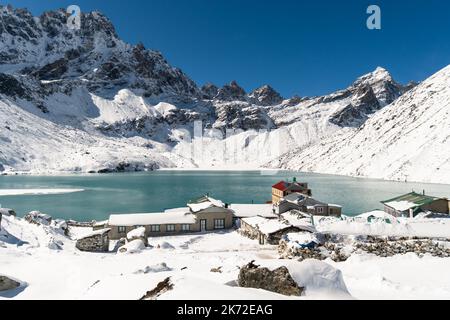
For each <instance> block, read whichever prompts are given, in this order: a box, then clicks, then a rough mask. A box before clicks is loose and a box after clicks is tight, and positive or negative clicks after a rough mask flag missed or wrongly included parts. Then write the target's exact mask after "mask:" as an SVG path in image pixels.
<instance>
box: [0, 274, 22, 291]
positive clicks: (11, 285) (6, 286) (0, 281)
mask: <svg viewBox="0 0 450 320" xmlns="http://www.w3.org/2000/svg"><path fill="white" fill-rule="evenodd" d="M18 287H20V283H19V282H17V281H15V280H12V279H10V278H8V277H6V276H0V292H1V291H8V290H12V289H16V288H18Z"/></svg>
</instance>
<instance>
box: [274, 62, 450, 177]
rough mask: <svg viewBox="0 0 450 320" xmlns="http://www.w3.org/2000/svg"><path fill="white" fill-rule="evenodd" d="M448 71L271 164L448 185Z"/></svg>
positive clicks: (449, 128) (449, 119) (449, 98)
mask: <svg viewBox="0 0 450 320" xmlns="http://www.w3.org/2000/svg"><path fill="white" fill-rule="evenodd" d="M449 84H450V66H448V67H446V68H444V69H443V70H441V71H439V72H438V73H436V74H435V75H433V76H432V77H430V78H429V79H427V80H426V81H424V82H423V83H421V84H420V85H418V86H417V87H415V88H414V89H412V90H410V91H409V92H407V93H406V94H404V95H403V96H401V97H400V98H398V99H397V100H396V101H395V102H394V103H392V104H390V105H388V106H386V107H385V108H383V109H382V110H380V111H378V112H377V113H375V114H374V115H373V116H372V117H371V118H370V119H368V120H367V121H366V122H365V123H364V124H363V125H362V126H361V127H359V128H357V129H355V130H350V131H345V130H342V131H340V132H338V133H336V134H335V135H333V136H332V137H330V138H328V139H325V140H323V141H321V142H320V143H318V144H315V145H313V146H310V147H308V148H300V149H296V150H293V151H291V152H290V153H288V154H286V155H284V156H283V157H282V158H281V159H280V160H279V161H276V163H272V165H276V166H280V165H281V166H282V167H283V168H290V169H298V170H306V171H315V172H323V173H333V174H335V173H337V174H343V175H353V176H363V177H372V178H383V179H390V180H399V181H405V180H412V181H425V182H438V183H448V181H449V178H450V85H449Z"/></svg>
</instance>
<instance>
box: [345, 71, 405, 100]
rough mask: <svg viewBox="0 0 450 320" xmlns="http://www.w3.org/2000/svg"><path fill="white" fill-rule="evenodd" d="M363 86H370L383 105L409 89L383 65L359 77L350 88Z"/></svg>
mask: <svg viewBox="0 0 450 320" xmlns="http://www.w3.org/2000/svg"><path fill="white" fill-rule="evenodd" d="M361 86H370V87H371V88H372V89H373V92H374V94H375V96H376V97H377V99H378V101H379V102H380V106H381V107H384V106H386V105H388V104H391V103H392V102H394V101H395V100H396V99H397V98H398V97H400V96H401V95H402V94H403V93H404V92H405V91H407V89H408V88H407V87H405V86H403V85H401V84H399V83H398V82H396V81H395V80H394V79H393V77H392V75H391V74H390V73H389V72H388V71H387V70H386V69H385V68H382V67H378V68H376V69H375V70H374V71H373V72H370V73H368V74H366V75H364V76H362V77H360V78H358V79H357V80H356V81H355V83H354V84H353V85H352V87H351V89H350V90H351V91H355V90H358V88H360V87H361Z"/></svg>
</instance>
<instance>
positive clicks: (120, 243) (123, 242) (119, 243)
mask: <svg viewBox="0 0 450 320" xmlns="http://www.w3.org/2000/svg"><path fill="white" fill-rule="evenodd" d="M126 244H127V239H125V238H121V239H120V240H119V241H117V242H116V244H115V245H114V249H113V252H118V251H119V249H120V248H121V247H123V246H124V245H126Z"/></svg>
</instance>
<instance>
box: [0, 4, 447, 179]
mask: <svg viewBox="0 0 450 320" xmlns="http://www.w3.org/2000/svg"><path fill="white" fill-rule="evenodd" d="M66 19H67V17H66V14H65V12H64V11H63V10H57V11H51V12H45V13H43V14H42V15H41V16H39V17H33V16H32V15H31V13H30V12H28V11H27V10H26V9H13V8H12V7H11V6H6V7H0V22H1V23H0V44H1V46H0V115H1V118H0V119H1V121H2V123H1V124H0V172H4V171H12V172H17V171H20V172H22V171H24V172H30V173H42V172H61V171H65V172H73V171H75V172H88V171H101V172H105V171H106V172H108V171H123V170H145V169H154V168H161V167H174V166H175V167H181V168H187V167H189V168H192V167H194V168H202V169H212V168H215V169H217V168H226V169H242V168H246V169H255V168H259V167H262V166H264V165H266V164H267V163H270V166H272V167H275V168H279V167H282V168H289V169H300V170H313V171H319V172H328V173H342V174H351V175H359V176H370V177H381V178H388V179H401V180H403V179H405V178H408V179H410V180H412V179H413V180H420V181H433V182H442V181H445V180H446V179H447V178H448V177H449V175H448V161H447V160H448V158H449V156H448V151H447V150H448V148H447V149H445V148H444V147H446V146H448V145H447V144H448V139H447V137H446V134H447V135H448V131H446V128H447V127H448V117H447V113H446V109H445V107H446V106H447V105H446V104H445V102H446V101H448V98H446V94H448V93H447V92H446V90H447V89H446V88H445V81H446V80H448V79H443V78H442V76H440V77H439V76H437V77H438V78H439V79H437V80H436V81H434V82H433V83H431V84H430V86H432V87H430V88H428V87H427V84H422V85H421V86H420V87H418V88H416V89H414V90H412V89H413V88H414V87H415V84H408V85H406V86H403V85H401V84H399V83H397V82H396V81H395V80H394V79H393V78H392V76H391V75H390V74H389V72H388V71H387V70H385V69H383V68H377V69H376V70H375V71H373V72H371V73H368V74H366V75H364V76H362V77H360V78H358V79H357V80H356V81H355V82H354V83H353V84H352V85H350V86H349V87H348V88H346V89H343V90H340V91H337V92H335V93H331V94H329V95H325V96H321V97H302V98H300V97H293V98H291V99H286V100H284V98H283V97H281V95H280V94H279V93H278V92H276V91H275V90H274V89H273V88H272V87H270V86H268V85H265V86H262V87H260V88H257V89H255V90H254V91H252V92H250V93H247V92H246V91H245V90H244V89H243V88H242V87H240V86H239V85H238V83H237V82H236V81H232V82H231V83H230V84H226V85H224V86H223V87H218V86H215V85H213V84H207V85H205V86H203V87H202V88H199V87H198V86H197V85H196V84H195V83H194V82H193V81H192V80H191V79H189V78H188V77H187V76H186V75H185V74H184V73H183V72H182V71H180V70H179V69H177V68H174V67H172V66H171V65H170V64H169V63H168V62H167V61H166V60H165V59H164V57H163V56H162V55H161V53H159V52H157V51H154V50H148V49H146V48H145V47H144V46H143V45H142V44H138V45H136V46H132V45H129V44H127V43H125V42H124V41H122V40H121V39H120V38H119V37H118V35H117V33H116V31H115V29H114V26H113V25H112V23H111V22H110V21H109V20H108V19H107V18H106V17H105V16H104V15H102V14H101V13H99V12H91V13H83V16H82V20H81V21H82V25H81V30H71V29H69V28H68V27H67V26H66ZM444 73H447V72H445V71H444ZM438 81H442V83H441V84H440V85H441V86H443V88H441V87H439V83H438ZM427 83H429V81H428V82H427ZM405 92H407V94H405ZM399 97H401V98H400V99H399ZM410 100H411V101H410ZM391 103H394V104H391ZM413 105H415V107H414V106H413ZM439 106H441V109H440V111H439V113H436V112H438V110H435V109H436V108H438V107H439ZM410 110H411V112H412V115H413V118H414V117H416V118H417V119H418V120H417V119H416V120H415V121H413V122H411V121H410V120H411V119H410V118H408V113H409V112H410ZM447 110H448V109H447ZM391 118H392V119H391ZM428 118H430V120H426V119H428ZM374 119H375V120H374ZM376 119H380V120H379V121H378V122H376V121H377V120H376ZM199 121H201V124H202V127H201V129H202V130H203V131H204V132H203V137H201V138H199V137H196V138H194V139H193V137H194V136H195V133H194V127H195V122H199ZM420 121H424V124H423V125H420V123H421V122H420ZM433 121H434V122H435V123H432V122H433ZM394 124H395V127H394V129H391V128H392V127H393V126H394ZM427 126H429V127H428V128H427ZM378 128H379V129H378ZM366 138H367V140H366ZM392 139H395V143H392ZM410 140H411V141H410ZM344 147H345V148H344ZM328 149H330V152H328ZM446 161H447V162H446ZM424 168H426V170H425V169H424ZM419 170H420V172H421V173H420V174H419V173H418V171H419ZM442 177H443V178H442Z"/></svg>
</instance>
